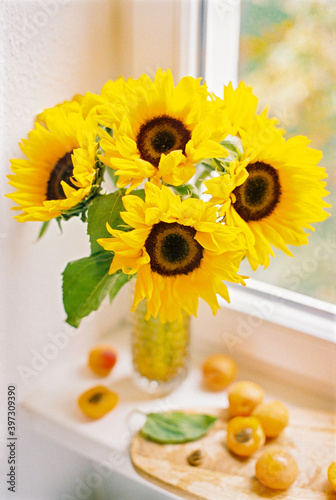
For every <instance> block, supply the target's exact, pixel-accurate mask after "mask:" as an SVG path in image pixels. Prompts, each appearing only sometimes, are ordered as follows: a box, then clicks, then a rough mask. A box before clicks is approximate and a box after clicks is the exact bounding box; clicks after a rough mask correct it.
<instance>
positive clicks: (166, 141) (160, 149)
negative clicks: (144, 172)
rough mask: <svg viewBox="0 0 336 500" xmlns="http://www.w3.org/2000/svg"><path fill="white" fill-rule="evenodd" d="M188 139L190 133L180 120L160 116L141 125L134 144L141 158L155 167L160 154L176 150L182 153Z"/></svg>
mask: <svg viewBox="0 0 336 500" xmlns="http://www.w3.org/2000/svg"><path fill="white" fill-rule="evenodd" d="M190 139H191V133H190V131H189V130H188V129H187V128H186V127H185V125H184V124H183V123H182V122H181V121H180V120H177V119H176V118H172V117H170V116H167V115H162V116H157V117H155V118H153V119H152V120H149V121H147V122H146V123H144V124H143V125H141V127H140V130H139V133H138V136H137V139H136V143H137V147H138V150H139V152H140V156H141V158H142V159H143V160H146V161H149V162H150V163H152V165H155V166H156V167H157V166H158V165H159V162H160V158H161V155H162V154H165V155H167V154H168V153H170V152H171V151H175V150H177V149H181V150H182V151H183V153H184V152H185V147H186V144H187V142H188V141H190Z"/></svg>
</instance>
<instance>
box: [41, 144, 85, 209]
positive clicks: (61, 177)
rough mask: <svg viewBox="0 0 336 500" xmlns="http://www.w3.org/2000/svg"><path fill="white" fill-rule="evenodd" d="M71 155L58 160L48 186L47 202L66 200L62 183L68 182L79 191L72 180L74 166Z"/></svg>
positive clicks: (67, 154)
mask: <svg viewBox="0 0 336 500" xmlns="http://www.w3.org/2000/svg"><path fill="white" fill-rule="evenodd" d="M71 154H72V151H71V152H70V153H66V154H65V155H64V156H63V158H61V159H60V160H58V162H57V163H56V165H55V166H54V169H53V171H52V172H51V174H50V177H49V181H48V186H47V200H63V199H64V198H66V196H65V194H64V191H63V188H62V184H61V181H64V182H66V183H67V184H69V186H71V187H73V188H75V189H78V187H77V186H75V185H74V184H73V182H72V180H71V178H72V176H73V164H72V160H71Z"/></svg>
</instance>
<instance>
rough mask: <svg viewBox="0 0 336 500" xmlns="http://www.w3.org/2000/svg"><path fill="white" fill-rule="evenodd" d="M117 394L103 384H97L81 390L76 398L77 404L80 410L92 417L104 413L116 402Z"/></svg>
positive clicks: (99, 416) (111, 408) (95, 417)
mask: <svg viewBox="0 0 336 500" xmlns="http://www.w3.org/2000/svg"><path fill="white" fill-rule="evenodd" d="M118 400H119V398H118V395H117V394H116V393H115V392H112V391H110V390H109V389H108V388H107V387H105V386H103V385H97V386H96V387H92V388H91V389H89V390H87V391H85V392H83V393H82V394H81V395H80V396H79V398H78V401H77V402H78V406H79V408H80V409H81V410H82V412H83V413H84V414H85V415H86V416H87V417H90V418H92V419H98V418H101V417H103V416H104V415H106V413H108V412H109V411H111V410H113V408H114V407H115V406H116V404H117V403H118Z"/></svg>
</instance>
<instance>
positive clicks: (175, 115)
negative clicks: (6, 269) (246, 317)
mask: <svg viewBox="0 0 336 500" xmlns="http://www.w3.org/2000/svg"><path fill="white" fill-rule="evenodd" d="M257 105H258V100H257V98H256V97H255V96H254V94H253V92H252V89H251V88H250V87H247V86H246V85H245V84H244V83H243V82H241V83H240V84H239V86H238V87H237V88H236V89H233V86H232V84H229V85H228V86H226V87H224V95H223V97H218V96H215V95H214V94H212V93H211V92H209V90H208V89H207V86H206V84H205V83H201V79H194V78H192V77H184V78H182V79H181V80H180V81H179V82H178V84H177V85H176V86H175V85H174V82H173V77H172V74H171V72H170V71H169V70H167V71H162V70H158V71H157V73H156V75H155V77H154V79H153V80H152V79H150V78H149V77H148V76H146V75H142V76H141V77H140V78H138V79H128V80H125V79H124V78H122V77H121V78H119V79H118V80H116V81H109V82H107V83H106V84H105V86H104V87H103V89H102V91H101V93H100V94H99V95H98V94H92V93H87V94H86V95H84V96H80V95H78V96H75V97H74V99H73V100H72V101H66V102H64V103H62V104H59V105H57V106H55V107H54V108H51V109H47V110H45V111H44V112H43V113H41V114H40V115H38V116H37V119H36V123H35V128H34V129H33V130H32V131H31V132H30V133H29V134H28V139H27V140H23V141H22V144H21V149H22V152H23V153H24V155H25V156H26V158H25V159H16V160H12V162H11V168H12V172H13V174H12V175H9V179H10V184H11V185H12V186H13V187H14V188H16V191H15V192H13V193H11V194H9V195H7V196H8V197H10V198H11V199H12V200H13V201H15V202H16V203H17V204H18V206H16V207H13V208H14V209H17V210H21V213H20V214H19V215H17V217H16V218H17V220H18V221H20V222H25V221H42V222H43V226H42V229H41V233H40V234H43V232H44V231H45V229H46V227H47V225H48V223H49V222H50V221H51V220H52V219H56V221H57V222H58V223H59V224H61V221H62V220H68V219H69V218H70V217H73V216H77V217H80V218H81V219H82V220H83V221H84V222H85V223H86V224H87V232H88V235H89V239H90V245H91V254H90V255H89V256H87V257H84V258H81V259H79V260H77V261H73V262H70V263H69V264H68V265H67V267H66V269H65V271H64V273H63V301H64V307H65V310H66V313H67V322H68V323H69V324H71V325H73V326H75V327H77V326H78V325H79V324H80V321H81V319H82V318H83V317H85V316H87V315H88V314H90V313H91V312H92V311H94V310H97V309H98V308H99V306H100V304H101V303H102V301H103V300H104V298H105V297H106V296H107V295H109V296H110V299H111V300H113V298H114V297H115V296H116V294H117V293H118V291H119V290H120V289H121V287H122V286H123V285H124V284H125V283H127V282H128V281H129V280H130V279H132V278H134V280H135V287H134V302H133V306H132V310H135V309H136V308H137V306H138V305H139V303H140V302H142V301H146V305H147V308H146V318H147V319H149V318H150V317H153V318H155V317H158V318H159V319H160V320H161V322H162V323H165V322H166V321H169V322H172V321H174V320H176V319H177V320H181V318H182V311H184V312H185V313H187V315H194V316H196V315H197V308H198V300H199V298H202V299H203V300H205V301H206V302H207V303H208V304H209V305H210V307H211V309H212V311H213V313H214V314H215V313H216V311H217V309H218V307H219V304H218V300H217V296H218V295H220V296H221V297H223V298H224V299H226V300H228V301H229V296H228V291H227V288H226V285H225V284H224V282H225V281H226V282H233V283H241V284H242V285H244V284H245V283H244V279H245V276H241V275H240V274H238V272H239V266H240V263H241V261H242V259H243V258H244V257H246V258H247V259H248V261H249V263H250V265H251V268H252V269H253V270H255V269H256V268H257V267H258V266H259V265H263V266H264V267H267V266H268V265H269V263H270V256H273V255H274V253H273V249H272V246H274V247H276V248H279V249H281V250H282V251H284V252H285V253H286V254H288V255H291V252H290V250H289V249H288V246H287V245H296V246H299V245H303V244H306V243H307V242H308V233H307V232H306V230H307V229H308V230H314V228H313V227H312V225H311V224H312V223H315V222H319V221H323V220H324V219H326V218H327V216H328V213H327V212H325V211H324V208H325V207H328V206H329V205H328V204H327V203H326V202H325V201H324V200H323V197H324V196H326V195H327V194H328V192H327V191H326V190H325V182H323V179H324V178H325V177H326V173H325V170H324V169H323V168H322V167H321V166H319V165H318V163H319V161H320V160H321V158H322V153H321V152H320V151H317V150H315V149H311V148H309V146H308V144H309V142H310V141H309V140H308V139H307V138H306V137H303V136H297V137H292V138H290V139H286V138H285V136H284V135H285V131H284V130H283V129H281V128H280V127H279V126H278V123H277V120H276V119H274V118H269V117H268V116H267V111H266V110H264V111H262V112H261V113H258V112H257ZM106 173H109V174H112V175H111V176H110V179H109V181H110V184H111V188H109V190H108V191H106V188H105V185H107V184H108V183H107V179H106V180H105V181H104V175H105V174H106ZM111 180H112V182H111ZM103 186H104V188H103Z"/></svg>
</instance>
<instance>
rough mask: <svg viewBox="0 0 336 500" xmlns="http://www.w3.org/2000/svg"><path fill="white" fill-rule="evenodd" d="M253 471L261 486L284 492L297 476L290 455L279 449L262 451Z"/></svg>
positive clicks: (297, 471) (296, 468)
mask: <svg viewBox="0 0 336 500" xmlns="http://www.w3.org/2000/svg"><path fill="white" fill-rule="evenodd" d="M255 471H256V477H257V479H258V480H259V481H260V482H261V484H263V485H264V486H267V487H268V488H272V489H274V490H286V489H287V488H289V486H290V485H291V484H293V483H294V481H295V480H296V478H297V477H298V474H299V468H298V465H297V463H296V461H295V460H294V458H293V457H292V455H290V454H289V453H288V452H287V451H285V450H283V449H281V448H272V449H269V450H267V451H264V453H263V454H262V455H260V457H259V458H258V460H257V462H256V466H255Z"/></svg>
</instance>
